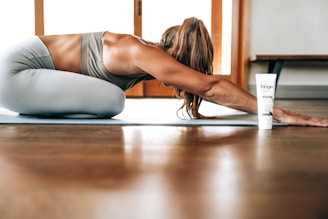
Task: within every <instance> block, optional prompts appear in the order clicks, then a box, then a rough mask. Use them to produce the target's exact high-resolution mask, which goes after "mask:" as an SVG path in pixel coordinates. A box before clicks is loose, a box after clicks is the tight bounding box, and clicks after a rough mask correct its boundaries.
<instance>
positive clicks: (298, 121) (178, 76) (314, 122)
mask: <svg viewBox="0 0 328 219" xmlns="http://www.w3.org/2000/svg"><path fill="white" fill-rule="evenodd" d="M133 54H134V55H133V56H134V58H133V59H132V60H134V66H138V70H139V71H143V72H146V73H149V74H151V75H152V76H153V77H155V78H157V79H158V80H160V81H162V82H165V83H167V84H170V85H173V86H176V87H179V88H180V89H182V90H185V91H187V92H190V93H193V94H196V95H198V96H200V97H202V98H203V99H205V100H207V101H210V102H213V103H216V104H219V105H223V106H227V107H230V108H233V109H237V110H241V111H244V112H248V113H251V114H257V98H256V97H255V96H254V95H252V94H251V93H249V92H247V91H245V90H243V89H242V88H240V87H239V86H237V85H236V84H234V83H232V82H231V81H229V80H226V79H224V78H222V77H220V76H217V75H214V76H213V75H205V74H203V73H201V72H198V71H195V70H194V69H192V68H189V67H187V66H185V65H183V64H181V63H180V62H177V61H176V60H175V59H173V58H172V57H171V56H169V55H168V54H167V53H166V52H164V51H162V50H160V49H156V48H154V47H150V46H145V45H141V47H138V48H135V50H134V52H133ZM273 118H274V119H277V120H278V121H280V122H282V123H286V124H289V125H301V126H320V127H328V119H320V118H314V117H310V116H306V115H301V114H299V113H297V112H292V111H288V110H284V109H282V108H279V107H274V109H273Z"/></svg>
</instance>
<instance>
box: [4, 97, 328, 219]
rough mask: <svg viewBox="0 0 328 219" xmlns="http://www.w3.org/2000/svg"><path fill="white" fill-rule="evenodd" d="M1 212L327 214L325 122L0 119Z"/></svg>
mask: <svg viewBox="0 0 328 219" xmlns="http://www.w3.org/2000/svg"><path fill="white" fill-rule="evenodd" d="M276 104H277V105H284V106H288V107H289V108H291V109H294V110H299V111H301V112H304V113H310V114H312V115H316V116H321V117H326V118H328V112H327V109H328V101H277V103H276ZM0 218H1V219H39V218H40V219H66V218H67V219H84V218H85V219H109V218H114V219H126V218H129V219H130V218H131V219H139V218H140V219H148V218H149V219H175V218H177V219H180V218H182V219H184V218H187V219H211V218H213V219H214V218H215V219H218V218H220V219H221V218H222V219H239V218H241V219H271V218H272V219H282V218H286V219H303V218H304V219H312V218H313V219H324V218H328V129H327V128H313V127H275V128H274V129H273V130H267V131H260V130H258V129H257V127H228V126H227V127H159V126H156V127H152V126H126V127H119V126H113V127H111V126H77V125H76V126H74V125H73V126H67V125H66V126H65V125H0Z"/></svg>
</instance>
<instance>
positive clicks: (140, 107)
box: [0, 99, 287, 126]
mask: <svg viewBox="0 0 328 219" xmlns="http://www.w3.org/2000/svg"><path fill="white" fill-rule="evenodd" d="M180 104H181V102H176V101H173V100H171V99H170V100H166V99H146V100H140V99H132V100H127V102H126V106H125V110H124V111H123V112H122V113H121V114H119V115H118V116H115V117H113V118H111V119H110V118H83V115H80V116H76V117H75V118H74V117H72V118H60V117H38V116H27V115H20V114H18V113H15V112H11V111H8V110H6V109H3V108H2V109H1V108H0V124H65V125H111V126H147V125H148V126H149V125H152V126H257V125H258V121H257V116H256V115H250V114H246V113H244V112H240V111H236V110H231V109H227V108H225V107H222V106H220V107H218V106H216V105H212V104H210V103H207V104H206V103H204V104H203V107H204V108H205V109H207V110H204V109H203V112H202V113H203V114H205V115H213V113H214V112H220V114H219V115H214V116H217V117H218V118H216V119H210V120H208V119H206V120H202V119H180V118H178V117H177V115H176V110H177V109H178V108H179V106H180ZM273 126H287V125H285V124H282V123H279V122H277V121H273Z"/></svg>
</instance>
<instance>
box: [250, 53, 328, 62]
mask: <svg viewBox="0 0 328 219" xmlns="http://www.w3.org/2000/svg"><path fill="white" fill-rule="evenodd" d="M278 60H282V61H328V55H324V54H318V55H316V54H273V55H270V54H259V55H254V56H251V57H250V59H249V61H250V62H259V61H278Z"/></svg>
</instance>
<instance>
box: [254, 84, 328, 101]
mask: <svg viewBox="0 0 328 219" xmlns="http://www.w3.org/2000/svg"><path fill="white" fill-rule="evenodd" d="M249 91H250V92H251V93H252V94H256V86H255V85H250V86H249ZM276 98H277V99H328V86H317V85H316V86H314V85H313V86H306V85H278V87H277V93H276Z"/></svg>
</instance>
